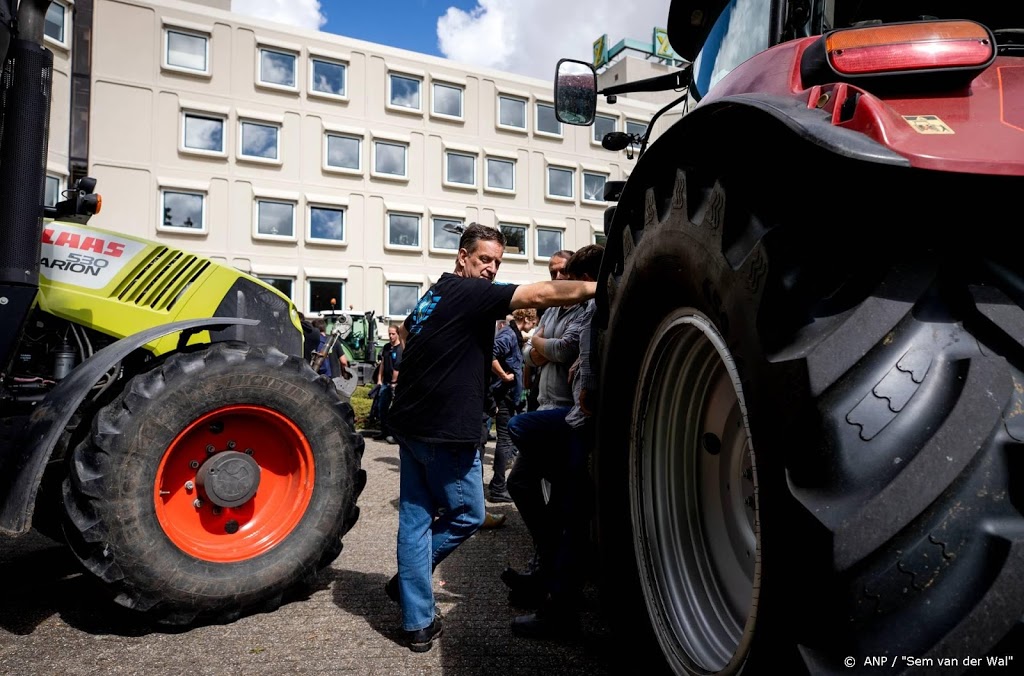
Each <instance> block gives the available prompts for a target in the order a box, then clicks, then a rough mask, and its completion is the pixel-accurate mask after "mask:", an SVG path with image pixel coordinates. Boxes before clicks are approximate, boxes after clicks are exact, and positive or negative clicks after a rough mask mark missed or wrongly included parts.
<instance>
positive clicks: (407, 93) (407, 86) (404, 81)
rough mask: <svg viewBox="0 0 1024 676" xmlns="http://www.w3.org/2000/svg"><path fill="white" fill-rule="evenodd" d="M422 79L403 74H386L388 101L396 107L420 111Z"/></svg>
mask: <svg viewBox="0 0 1024 676" xmlns="http://www.w3.org/2000/svg"><path fill="white" fill-rule="evenodd" d="M422 84H423V83H422V81H420V80H418V79H415V78H411V77H405V76H403V75H395V74H394V73H391V74H389V75H388V103H389V104H390V105H391V106H394V107H396V108H405V109H407V110H416V111H420V110H423V108H422V107H421V106H420V86H421V85H422Z"/></svg>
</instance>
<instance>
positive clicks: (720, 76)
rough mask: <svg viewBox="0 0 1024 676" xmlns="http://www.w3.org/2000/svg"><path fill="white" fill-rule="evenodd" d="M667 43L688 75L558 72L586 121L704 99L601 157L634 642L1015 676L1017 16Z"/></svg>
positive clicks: (606, 366)
mask: <svg viewBox="0 0 1024 676" xmlns="http://www.w3.org/2000/svg"><path fill="white" fill-rule="evenodd" d="M668 33H669V37H670V40H671V43H672V46H673V48H674V50H675V51H676V53H677V54H678V55H679V56H680V57H682V59H684V60H685V61H687V62H688V65H687V67H686V68H684V69H683V70H680V71H678V72H673V73H671V74H669V75H665V76H660V77H658V78H651V79H649V80H645V81H641V82H634V83H627V84H620V85H616V86H614V87H611V88H607V89H604V90H603V91H598V90H597V86H596V77H595V73H594V71H593V68H592V67H591V66H590V65H589V64H586V63H582V62H574V61H570V60H562V61H560V62H559V65H558V71H557V74H556V93H555V99H556V109H557V114H558V116H559V119H561V120H562V121H563V122H566V123H569V124H589V123H591V122H592V120H593V118H594V109H595V104H596V98H597V95H598V94H601V95H606V96H613V95H615V94H620V93H627V92H632V91H652V90H669V89H672V88H676V89H679V90H682V88H684V87H685V88H686V93H685V95H683V96H682V97H681V100H680V101H678V103H681V104H682V105H684V106H685V111H686V112H685V114H684V115H683V117H682V118H680V120H679V121H678V122H676V123H675V124H674V125H672V126H671V127H670V128H669V129H667V130H666V131H664V133H662V134H661V135H660V136H659V137H658V138H657V140H656V141H655V142H654V143H652V144H651V145H650V147H649V148H647V138H648V136H649V132H648V133H647V134H645V135H644V136H643V137H629V136H628V135H626V134H622V133H621V132H620V133H613V134H610V135H609V136H608V137H606V139H605V145H606V147H609V148H611V149H621V148H624V147H625V146H626V145H627V144H637V145H640V146H641V154H640V156H639V158H638V159H637V162H636V166H635V167H634V169H633V171H632V172H631V174H630V177H629V180H628V181H626V182H625V183H618V184H615V183H610V184H609V186H608V192H607V193H606V198H607V199H609V201H614V202H615V204H614V205H613V206H611V207H609V210H608V214H607V215H606V219H605V223H606V226H605V227H606V234H607V236H608V240H607V242H608V243H607V249H606V254H605V260H604V263H603V268H602V273H601V279H600V283H599V288H600V289H601V291H600V293H599V296H598V313H597V315H596V319H595V326H594V333H595V338H596V341H597V342H596V344H597V345H598V346H599V348H600V353H601V368H600V371H599V372H600V375H601V379H602V382H601V397H600V406H599V409H598V413H597V429H598V435H597V438H598V442H597V448H596V450H595V456H594V463H593V465H594V466H593V470H594V479H595V487H596V494H597V501H596V505H597V513H596V519H595V532H596V533H597V536H598V550H599V552H600V554H601V557H600V560H601V564H602V565H601V575H600V577H599V579H600V582H601V589H602V594H603V597H604V598H605V600H606V601H607V606H608V609H609V610H610V611H611V612H612V615H611V617H612V618H613V620H614V627H615V629H616V630H617V632H619V633H620V635H621V636H622V637H623V638H622V640H621V643H622V645H628V646H630V647H631V651H629V652H630V653H631V655H636V654H645V655H657V656H658V659H659V660H660V661H661V663H662V666H663V667H664V670H665V671H668V672H671V673H676V674H732V673H739V672H741V671H743V672H744V673H749V674H761V673H787V674H789V673H799V672H809V673H833V672H834V673H843V674H850V673H860V672H863V671H868V670H871V669H873V668H877V667H878V666H885V667H887V668H889V669H891V670H892V673H896V672H900V671H904V670H908V669H913V668H915V667H924V668H926V669H929V668H930V669H933V670H938V669H941V670H942V673H959V672H963V671H967V670H969V668H971V667H977V666H978V665H979V664H980V665H981V666H1003V667H1006V666H1009V667H1010V668H1011V669H1012V668H1013V666H1014V664H1015V663H1014V661H1013V656H1014V653H1015V652H1016V651H1017V650H1019V649H1020V646H1022V645H1024V631H1022V618H1024V415H1022V414H1024V262H1022V256H1021V252H1022V251H1024V228H1021V227H1020V223H1021V217H1022V216H1021V213H1022V212H1021V207H1020V203H1021V195H1022V194H1024V5H1021V4H1020V3H1016V2H1005V1H1004V0H977V1H976V2H971V3H963V2H951V1H945V0H921V1H909V2H902V1H901V2H893V1H892V0H888V1H884V2H883V1H881V0H858V1H856V2H854V1H853V0H674V1H673V2H672V5H671V10H670V14H669V17H668ZM581 82H582V83H583V84H581ZM581 91H583V92H584V93H581ZM612 366H614V368H612ZM623 652H626V651H623ZM645 659H646V658H645ZM972 659H974V660H978V659H980V662H971V661H970V660H972ZM1000 660H1002V661H1001V662H1000ZM1021 660H1024V656H1018V657H1017V667H1018V668H1020V666H1024V664H1020V661H1021ZM769 670H771V671H769ZM931 673H935V671H932V672H931Z"/></svg>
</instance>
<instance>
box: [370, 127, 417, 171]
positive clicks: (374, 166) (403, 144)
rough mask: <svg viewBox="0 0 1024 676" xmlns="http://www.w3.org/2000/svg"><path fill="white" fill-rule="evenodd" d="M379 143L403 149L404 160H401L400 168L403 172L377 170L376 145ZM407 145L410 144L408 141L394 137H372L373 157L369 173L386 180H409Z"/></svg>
mask: <svg viewBox="0 0 1024 676" xmlns="http://www.w3.org/2000/svg"><path fill="white" fill-rule="evenodd" d="M381 143H383V144H384V145H389V146H396V147H400V148H403V149H404V150H405V154H404V157H403V159H404V162H403V168H402V171H403V172H404V173H402V174H390V173H387V172H381V171H379V170H378V169H377V146H378V144H381ZM409 145H410V144H409V143H408V142H406V141H398V140H395V139H391V138H384V137H381V138H374V139H373V158H372V160H373V164H372V166H371V167H370V175H371V176H374V177H376V178H382V179H385V180H388V181H408V180H409Z"/></svg>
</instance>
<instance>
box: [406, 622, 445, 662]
mask: <svg viewBox="0 0 1024 676" xmlns="http://www.w3.org/2000/svg"><path fill="white" fill-rule="evenodd" d="M441 631H442V627H441V618H440V617H438V616H437V615H435V616H434V621H433V622H431V623H430V626H429V627H424V628H423V629H418V630H416V631H407V632H405V635H406V638H407V639H408V641H409V650H411V651H413V652H414V653H425V652H427V651H428V650H430V649H431V648H433V647H434V639H435V638H440V637H441Z"/></svg>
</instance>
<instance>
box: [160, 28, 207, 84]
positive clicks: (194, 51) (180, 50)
mask: <svg viewBox="0 0 1024 676" xmlns="http://www.w3.org/2000/svg"><path fill="white" fill-rule="evenodd" d="M165 35H166V40H167V44H166V49H165V51H164V66H166V67H167V68H174V69H178V70H187V71H191V72H194V73H209V72H210V71H209V62H208V59H209V41H208V40H207V38H206V36H203V35H196V34H195V33H186V32H184V31H180V30H172V29H167V31H166V33H165Z"/></svg>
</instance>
